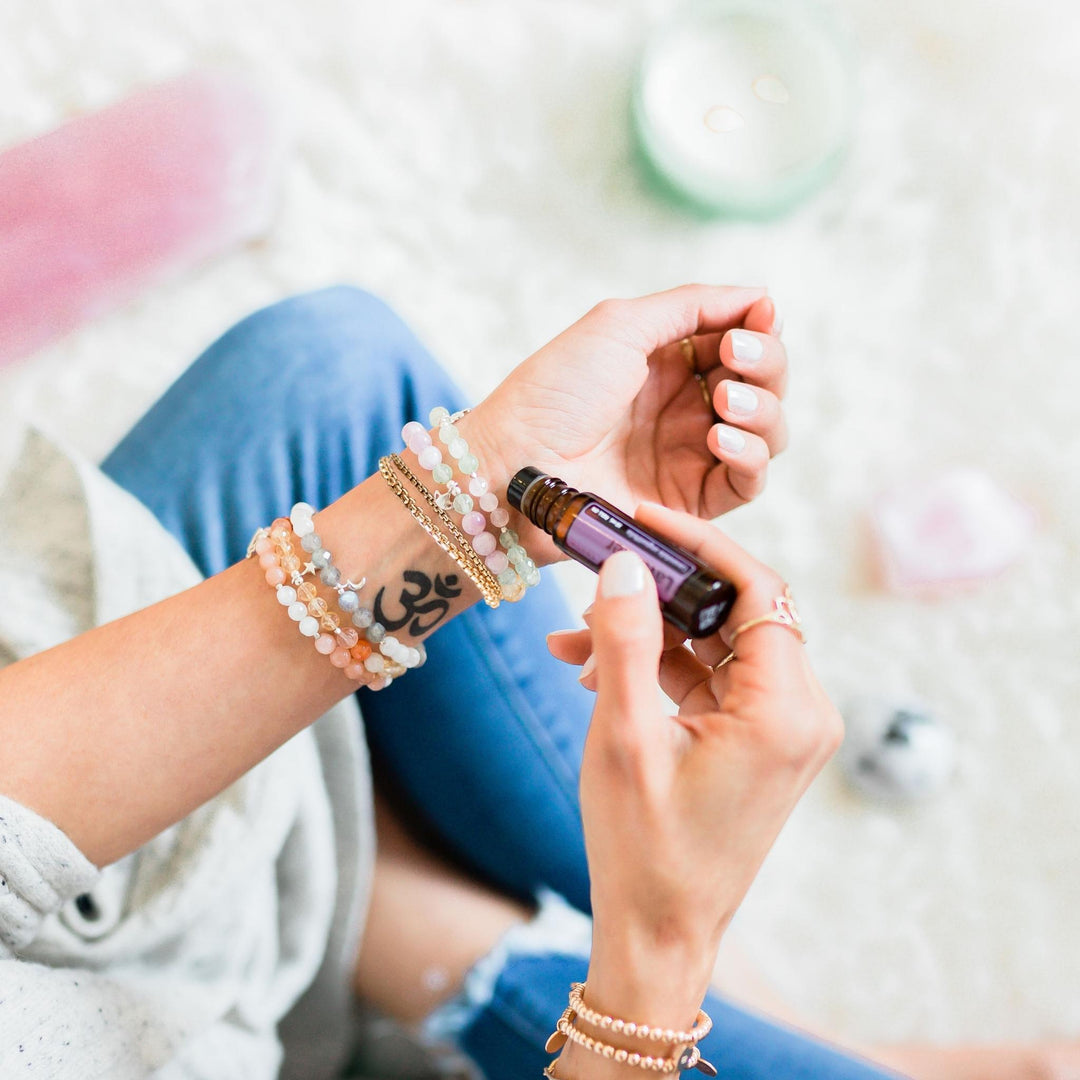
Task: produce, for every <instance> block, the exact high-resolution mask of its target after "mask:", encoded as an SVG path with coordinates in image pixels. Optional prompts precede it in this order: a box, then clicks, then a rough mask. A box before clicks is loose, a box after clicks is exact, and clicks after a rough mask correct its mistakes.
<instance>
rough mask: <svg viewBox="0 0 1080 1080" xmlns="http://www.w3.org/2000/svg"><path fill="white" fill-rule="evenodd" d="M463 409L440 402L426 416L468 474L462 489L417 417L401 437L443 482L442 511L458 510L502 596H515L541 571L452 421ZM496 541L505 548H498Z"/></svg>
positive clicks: (536, 581)
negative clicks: (491, 529) (453, 410)
mask: <svg viewBox="0 0 1080 1080" xmlns="http://www.w3.org/2000/svg"><path fill="white" fill-rule="evenodd" d="M467 411H468V410H462V411H461V412H457V413H454V414H453V415H451V414H450V411H449V410H448V409H445V408H444V407H443V406H441V405H440V406H438V407H437V408H434V409H432V410H431V412H430V414H429V415H428V422H429V423H430V424H431V426H432V427H435V428H438V439H439V442H441V443H443V444H444V445H445V447H446V452H447V454H448V455H449V456H450V457H451V458H452V459H453V460H454V461H456V462H457V466H458V468H459V469H460V470H461V472H462V473H464V475H465V477H466V478H467V482H468V488H469V490H468V491H467V492H466V491H464V490H462V486H461V484H460V483H459V482H458V481H457V480H456V479H455V478H454V468H453V466H452V465H451V464H450V463H449V462H446V461H444V460H443V452H442V451H441V450H440V449H439V448H438V447H437V446H436V445H435V442H434V440H433V439H432V437H431V434H430V432H429V431H428V430H427V429H426V428H425V427H424V425H423V424H421V423H419V422H418V421H416V420H411V421H409V423H407V424H406V425H405V426H404V427H403V428H402V429H401V437H402V439H403V440H404V442H405V445H406V446H407V447H408V448H409V449H410V450H411V451H412V452H413V453H414V454H415V455H416V459H417V461H418V462H419V463H420V467H421V468H423V469H426V470H428V471H429V472H430V473H431V477H432V479H433V480H434V481H435V483H436V484H438V485H443V486H444V490H443V491H441V492H440V493H439V494H438V495H437V496H436V501H437V502H438V504H439V506H440V507H441V508H442V509H443V510H453V511H454V512H455V513H457V514H460V515H461V529H462V532H464V533H466V534H467V535H468V536H469V537H471V543H472V546H473V549H474V550H475V551H476V553H477V554H478V555H480V556H481V557H482V558H483V560H484V564H485V565H486V566H487V568H488V569H489V570H490V571H491V572H492V573H493V574H495V576H496V577H497V578H498V580H499V585H500V586H501V587H502V592H503V598H504V599H505V600H511V601H512V600H520V599H521V597H522V596H523V595H524V594H525V590H526V589H527V588H529V587H531V586H534V585H539V584H540V570H539V568H538V567H537V565H536V563H535V562H534V561H533V560H532V559H530V558H529V553H528V552H527V551H526V550H525V549H524V548H523V547H522V546H521V545H520V544H519V543H518V535H517V533H516V532H515V531H514V530H513V529H511V528H510V527H509V525H510V514H509V513H508V511H507V510H505V509H504V508H503V507H501V506H500V505H499V497H498V496H497V495H496V494H495V492H493V491H492V490H491V484H490V482H489V481H488V479H487V478H486V477H484V476H481V475H480V472H479V470H480V462H479V459H478V458H477V457H476V455H475V454H473V453H472V451H471V450H470V449H469V444H468V442H466V440H465V439H464V438H462V436H461V432H460V431H459V430H458V429H457V427H456V426H455V424H456V422H457V421H458V420H460V419H461V417H463V416H464V415H465V413H466V412H467ZM485 513H486V514H487V515H488V517H490V520H491V524H492V525H494V526H495V528H497V529H498V530H499V537H498V540H496V538H495V536H494V535H493V534H492V533H490V532H488V531H487V524H488V517H485V516H484V515H485ZM500 546H501V547H502V548H503V549H504V550H502V551H500V550H499V547H500Z"/></svg>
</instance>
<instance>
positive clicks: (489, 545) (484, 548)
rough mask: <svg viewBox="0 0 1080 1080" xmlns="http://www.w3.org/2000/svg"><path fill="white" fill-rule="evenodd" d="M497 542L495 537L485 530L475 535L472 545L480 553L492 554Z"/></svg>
mask: <svg viewBox="0 0 1080 1080" xmlns="http://www.w3.org/2000/svg"><path fill="white" fill-rule="evenodd" d="M496 543H497V541H496V540H495V537H494V536H492V534H491V533H489V532H487V531H485V532H482V533H477V535H476V536H474V537H473V541H472V546H473V550H474V551H475V552H476V553H477V554H478V555H490V554H491V553H492V552H493V551H494V550H495V546H496Z"/></svg>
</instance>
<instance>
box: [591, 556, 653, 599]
mask: <svg viewBox="0 0 1080 1080" xmlns="http://www.w3.org/2000/svg"><path fill="white" fill-rule="evenodd" d="M645 573H646V571H645V564H644V563H643V562H642V561H641V560H640V559H639V558H638V557H637V556H636V555H635V554H634V553H633V552H632V551H616V552H615V554H614V555H612V556H611V557H610V558H609V559H607V560H606V561H605V562H604V565H603V566H601V567H600V595H601V596H633V595H634V593H639V592H641V590H642V589H644V588H645Z"/></svg>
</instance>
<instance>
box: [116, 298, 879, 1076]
mask: <svg viewBox="0 0 1080 1080" xmlns="http://www.w3.org/2000/svg"><path fill="white" fill-rule="evenodd" d="M463 404H464V403H463V401H462V398H461V394H460V392H459V391H458V390H457V389H456V387H455V386H454V385H453V383H452V382H451V380H450V378H449V377H448V375H447V374H446V372H444V371H443V370H442V368H440V367H439V365H438V364H437V363H436V362H435V360H434V359H432V357H431V356H430V354H429V353H428V352H427V351H426V350H425V349H424V347H423V346H422V345H421V344H420V343H419V342H418V341H417V340H416V338H415V337H414V336H413V335H412V333H411V332H410V331H409V330H408V328H407V327H406V326H405V325H404V323H402V321H401V320H400V319H399V318H398V317H397V316H396V315H395V314H394V313H393V312H392V311H391V310H390V309H389V308H387V307H386V305H385V304H383V303H382V302H381V301H379V300H378V299H376V298H375V297H373V296H371V295H369V294H367V293H364V292H361V291H359V290H357V289H353V288H349V287H335V288H330V289H325V290H322V291H320V292H315V293H311V294H308V295H304V296H298V297H295V298H293V299H289V300H285V301H282V302H281V303H278V304H275V305H273V306H272V307H269V308H266V309H264V310H263V311H259V312H256V313H255V314H254V315H251V316H249V317H248V318H246V319H244V320H243V321H242V322H240V323H239V324H238V325H236V326H235V327H233V328H232V329H231V330H229V331H228V332H227V333H226V334H225V335H224V336H223V337H221V338H220V339H219V340H218V341H217V342H215V343H214V344H213V345H211V346H210V348H209V349H207V350H206V352H205V353H203V355H202V356H201V357H199V359H198V360H197V361H196V362H195V363H194V364H193V365H192V366H191V367H190V368H189V369H188V370H187V371H186V372H185V373H184V374H183V375H182V376H181V377H180V379H179V380H178V381H177V382H176V383H175V384H174V385H173V386H172V387H171V388H170V389H169V390H168V391H167V392H166V394H165V395H164V397H162V399H161V400H160V401H159V402H157V404H156V405H154V406H153V408H151V410H150V411H149V412H148V413H147V414H146V416H144V417H143V418H142V420H140V421H139V423H138V424H137V425H136V426H135V428H134V429H133V430H132V431H131V432H130V434H128V435H127V436H126V437H125V438H124V439H123V441H122V442H121V443H120V444H119V446H117V447H116V449H115V450H114V451H113V452H112V454H110V455H109V457H108V459H107V460H106V461H105V463H104V465H103V468H104V470H105V472H106V473H107V474H108V475H110V476H111V477H112V478H113V479H114V480H115V481H116V482H117V483H119V484H120V485H121V486H123V487H125V488H127V490H129V491H130V492H132V493H133V494H134V495H136V496H137V497H138V498H139V499H140V500H141V501H142V502H143V503H144V504H145V505H146V506H148V507H149V508H150V509H151V510H152V511H153V512H154V513H155V514H156V515H157V517H158V518H159V520H160V521H161V522H162V524H163V525H164V526H165V527H166V528H167V529H168V530H169V531H170V532H171V533H173V535H175V536H176V537H177V538H179V540H180V541H181V542H182V543H183V544H184V546H185V547H186V548H187V550H188V551H189V553H190V554H191V556H192V558H193V559H194V561H195V562H196V563H197V564H198V566H199V568H200V569H201V570H202V571H203V573H204V574H207V575H210V574H214V573H217V572H218V571H220V570H222V569H224V568H225V567H226V566H228V565H230V564H231V563H233V562H235V561H237V560H238V559H240V558H241V557H242V556H243V554H244V550H245V548H246V545H247V542H248V540H249V539H250V537H251V534H252V533H253V532H254V531H255V529H256V528H258V527H259V526H261V525H265V524H267V523H268V522H270V521H271V520H272V519H273V518H275V517H277V516H279V515H280V514H282V513H287V511H288V508H289V507H290V506H291V505H292V504H293V503H294V502H297V501H300V500H303V501H305V502H308V503H311V504H312V505H314V506H316V507H318V506H325V505H326V504H327V503H330V502H332V501H333V500H335V499H336V498H338V496H340V495H341V494H342V493H343V492H345V491H347V490H348V489H349V488H351V487H353V486H355V485H356V484H358V483H359V482H360V481H362V480H363V479H364V478H366V477H367V476H369V475H371V473H373V472H374V471H375V469H376V467H377V461H378V458H379V457H380V456H381V455H382V454H384V453H387V452H389V451H390V450H391V449H393V448H395V447H396V446H397V445H398V443H399V441H400V435H399V433H400V430H401V427H402V425H403V424H404V423H405V422H406V421H408V420H412V419H415V418H417V417H425V418H426V416H427V414H428V412H429V411H430V410H431V409H432V408H433V407H434V406H435V405H446V406H447V407H449V408H450V409H455V408H459V407H461V406H462V405H463ZM568 625H570V617H569V614H568V612H567V610H566V608H565V605H564V603H563V601H562V599H561V596H560V594H559V592H558V589H557V588H556V586H555V585H554V584H553V583H551V582H547V583H545V584H543V585H541V586H540V587H538V588H536V589H532V590H530V591H529V595H528V596H527V597H526V599H525V600H523V601H522V602H521V603H519V604H515V605H503V606H502V607H500V608H498V609H496V610H491V609H488V608H486V607H483V606H482V605H478V606H476V607H474V608H472V609H470V610H469V611H467V612H465V613H464V614H462V615H460V616H459V617H458V618H456V619H454V620H453V621H452V622H450V623H448V624H447V625H446V626H444V627H442V628H441V629H440V630H438V631H437V632H436V633H435V634H434V635H433V636H432V637H431V638H430V639H429V640H428V643H427V647H428V655H429V659H428V662H427V664H426V665H425V666H424V667H423V668H420V669H418V670H416V671H413V672H410V673H409V676H408V678H405V679H401V680H399V681H396V682H395V683H394V684H393V686H391V687H390V688H389V689H388V690H386V691H384V692H382V693H380V694H372V693H370V692H368V691H366V690H361V691H360V696H361V706H362V709H363V717H364V724H365V729H366V734H367V738H368V742H369V744H370V746H371V750H372V757H373V762H374V764H375V768H376V769H377V770H381V771H385V773H386V774H387V775H388V776H389V777H390V778H391V780H392V782H393V784H394V786H395V787H396V789H397V790H399V791H400V792H402V793H403V794H404V796H405V797H406V798H407V799H408V801H409V803H410V805H411V807H412V808H413V809H414V810H415V812H416V813H417V814H418V815H419V816H420V817H421V818H422V819H424V820H425V821H426V823H427V824H428V826H429V827H430V828H431V829H432V830H434V832H435V833H436V834H437V835H438V837H439V838H440V840H441V842H442V843H443V844H445V845H446V846H447V848H448V849H449V850H451V851H452V852H454V853H455V854H456V856H457V857H458V858H460V859H461V860H462V861H464V862H465V863H467V864H468V865H469V866H470V867H471V868H472V869H473V870H475V871H476V872H477V873H478V874H479V875H481V876H482V877H484V878H487V879H488V880H490V881H492V882H494V883H496V884H497V885H498V886H499V887H501V888H503V889H505V890H506V891H508V892H511V893H513V894H516V895H532V894H534V893H535V892H536V891H537V890H538V889H541V888H544V887H546V888H549V889H551V890H553V891H555V892H557V893H559V894H561V895H562V896H564V897H566V898H567V900H569V902H570V903H571V904H573V905H575V906H576V907H578V908H580V909H581V910H583V911H587V910H588V903H589V881H588V869H587V866H586V862H585V849H584V844H583V840H582V831H581V815H580V809H579V805H578V795H577V782H578V770H579V766H580V761H581V751H582V746H583V743H584V738H585V730H586V727H587V724H588V718H589V712H590V708H591V695H589V694H588V693H587V692H586V691H584V690H583V689H582V688H581V687H580V686H579V685H578V683H577V680H576V678H575V677H574V673H573V672H572V671H571V669H569V668H567V667H566V666H564V665H562V664H559V663H557V662H556V661H554V660H553V659H552V658H551V657H550V656H549V654H548V652H547V648H546V645H545V642H544V636H545V634H546V633H547V632H548V631H550V630H553V629H557V628H561V627H566V626H568ZM447 671H452V672H454V676H455V677H454V678H452V679H448V678H446V677H445V673H446V672H447ZM585 963H586V962H585V960H584V959H583V958H582V957H579V956H568V955H561V954H557V953H552V954H550V955H541V956H537V955H528V956H525V955H521V956H513V957H510V958H509V959H508V961H507V963H506V965H505V967H504V968H503V969H502V971H501V972H500V973H499V975H498V979H497V981H496V983H495V986H494V992H493V994H492V995H491V998H490V1001H489V1002H487V1003H486V1005H485V1006H484V1007H483V1008H481V1009H480V1010H478V1011H476V1013H475V1015H473V1016H472V1018H471V1019H470V1022H469V1023H468V1025H467V1027H466V1028H465V1030H464V1031H462V1032H461V1033H460V1041H461V1044H462V1048H463V1049H464V1050H465V1051H466V1052H467V1053H469V1054H470V1055H471V1056H472V1057H473V1058H474V1059H475V1060H476V1061H477V1063H478V1064H479V1066H480V1068H481V1070H482V1071H483V1073H484V1075H485V1076H486V1077H488V1078H489V1080H504V1078H505V1080H510V1078H514V1080H520V1078H521V1077H525V1076H529V1075H532V1076H539V1075H540V1071H541V1069H542V1067H543V1066H544V1064H546V1060H547V1059H546V1056H545V1054H544V1052H543V1044H544V1041H545V1039H546V1037H547V1035H548V1034H549V1033H550V1031H551V1029H552V1026H553V1024H554V1021H555V1020H556V1019H557V1017H558V1016H559V1014H560V1013H561V1012H562V1009H563V1008H564V1006H565V998H566V992H567V988H568V986H569V984H570V982H571V981H574V980H579V979H582V978H584V974H585ZM706 1008H707V1009H708V1010H709V1012H710V1013H711V1014H712V1015H713V1017H714V1020H715V1021H716V1030H715V1033H714V1034H712V1035H710V1036H709V1037H708V1038H707V1039H706V1040H705V1043H704V1044H703V1048H704V1050H705V1053H706V1056H707V1057H710V1058H711V1059H712V1060H713V1061H714V1062H715V1063H716V1064H717V1065H718V1066H719V1068H720V1070H721V1075H722V1076H724V1077H728V1078H730V1080H766V1078H769V1080H777V1078H780V1077H783V1078H787V1080H810V1078H820V1080H859V1078H862V1080H869V1078H872V1077H881V1076H884V1075H886V1074H885V1073H883V1072H881V1071H879V1070H877V1069H875V1068H873V1067H871V1066H869V1065H867V1064H865V1063H862V1062H860V1061H857V1060H855V1059H853V1058H851V1057H848V1056H845V1055H843V1054H841V1053H840V1052H838V1051H836V1050H834V1049H832V1048H830V1047H827V1046H825V1045H823V1044H821V1043H819V1042H817V1041H815V1040H812V1039H810V1038H808V1037H805V1036H803V1035H801V1034H798V1033H796V1032H793V1031H790V1030H788V1029H786V1028H783V1027H779V1026H777V1025H775V1024H773V1023H770V1022H769V1021H767V1020H764V1019H762V1018H759V1017H756V1016H754V1015H751V1014H749V1013H747V1012H744V1011H743V1010H741V1009H738V1008H736V1007H734V1006H732V1005H730V1004H729V1003H726V1002H724V1001H721V1000H715V999H710V1000H709V1001H708V1002H707V1003H706Z"/></svg>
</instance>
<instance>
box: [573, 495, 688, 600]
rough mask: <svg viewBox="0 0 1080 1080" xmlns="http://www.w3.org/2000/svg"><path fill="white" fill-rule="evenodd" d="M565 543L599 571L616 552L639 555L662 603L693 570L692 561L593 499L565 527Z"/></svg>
mask: <svg viewBox="0 0 1080 1080" xmlns="http://www.w3.org/2000/svg"><path fill="white" fill-rule="evenodd" d="M564 543H565V544H566V546H567V547H568V548H569V549H570V550H571V551H573V552H574V553H575V554H577V555H580V556H581V558H582V559H583V560H584V561H585V562H586V563H587V564H588V565H589V566H591V567H592V569H593V570H599V569H600V565H601V563H603V561H604V560H605V559H606V558H607V557H608V556H609V555H614V554H615V552H616V551H632V552H634V554H635V555H639V556H640V557H641V559H642V561H643V562H644V563H645V565H646V566H647V567H648V568H649V569H650V570H651V571H652V576H653V577H654V578H655V579H656V592H657V594H658V595H659V597H660V600H661V602H662V603H665V604H666V603H667V602H668V601H669V600H670V599H671V598H672V597H673V596H674V595H675V594H676V593H677V592H678V591H679V586H680V585H682V583H683V582H684V581H685V580H686V579H687V578H688V577H689V576H690V575H691V574H692V573H693V572H694V570H695V569H696V567H695V566H694V564H693V563H692V562H690V561H689V560H687V559H684V558H682V557H681V556H680V555H678V554H676V553H675V552H674V551H671V550H670V549H668V548H666V547H663V546H661V544H659V543H658V542H657V541H656V540H654V539H653V538H652V537H651V536H650V535H649V534H648V533H646V532H642V531H641V529H639V528H638V527H637V526H636V525H635V524H633V522H631V521H628V520H627V519H626V518H624V517H623V516H622V515H621V514H614V513H612V512H611V511H610V510H609V509H608V508H607V507H606V506H601V505H600V503H596V502H590V503H586V504H585V508H584V509H583V510H582V511H581V512H580V513H579V514H578V516H577V518H576V519H575V521H574V523H573V524H572V525H571V526H570V528H569V529H567V530H566V540H565V541H564Z"/></svg>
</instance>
